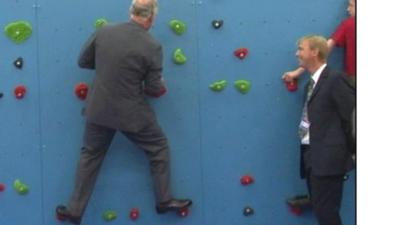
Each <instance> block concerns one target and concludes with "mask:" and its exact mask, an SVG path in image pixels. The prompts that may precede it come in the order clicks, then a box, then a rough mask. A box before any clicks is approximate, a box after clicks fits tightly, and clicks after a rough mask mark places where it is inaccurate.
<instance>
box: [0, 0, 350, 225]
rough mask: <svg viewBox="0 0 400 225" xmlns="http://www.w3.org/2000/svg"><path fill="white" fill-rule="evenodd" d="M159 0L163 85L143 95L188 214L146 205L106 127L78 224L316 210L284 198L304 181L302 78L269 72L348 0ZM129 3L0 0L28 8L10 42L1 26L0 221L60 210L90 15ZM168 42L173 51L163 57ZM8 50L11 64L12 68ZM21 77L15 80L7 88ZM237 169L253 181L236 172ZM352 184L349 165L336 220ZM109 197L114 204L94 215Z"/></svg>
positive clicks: (119, 11)
mask: <svg viewBox="0 0 400 225" xmlns="http://www.w3.org/2000/svg"><path fill="white" fill-rule="evenodd" d="M159 1H160V2H159V3H160V13H159V16H158V17H157V19H156V24H155V26H154V28H153V29H152V30H151V32H152V33H153V34H154V36H155V37H156V38H157V39H158V40H160V42H161V43H162V44H163V50H164V77H165V80H166V83H167V85H168V94H167V95H166V96H164V97H162V98H160V99H149V101H150V102H151V104H152V105H153V106H154V109H155V111H156V112H157V115H158V120H159V122H160V124H161V126H162V127H163V129H164V130H165V133H166V134H167V136H168V138H169V141H170V145H171V161H172V165H171V166H172V188H173V193H174V194H175V195H176V196H177V197H190V198H192V199H193V201H194V205H193V207H192V208H191V210H190V212H189V214H188V215H187V216H186V217H181V216H178V215H176V214H174V213H170V214H166V215H157V214H156V213H155V210H154V197H153V194H152V184H151V179H150V176H149V167H148V164H147V160H146V158H145V155H144V154H143V152H142V151H140V149H138V148H137V147H136V146H134V145H133V144H131V143H130V142H129V141H128V140H127V139H126V138H124V137H123V136H122V135H117V136H116V137H115V140H114V142H113V144H112V146H111V148H110V150H109V154H108V155H107V157H106V159H105V161H104V164H103V166H102V170H101V173H100V175H99V178H98V182H97V184H96V188H95V191H94V193H93V195H92V198H91V201H90V203H89V206H88V208H87V211H86V215H85V217H84V219H83V220H84V224H87V225H100V224H107V223H111V224H115V225H119V224H130V223H132V224H154V225H156V224H185V225H231V224H238V225H239V224H254V225H256V224H266V225H273V224H282V225H286V224H287V225H289V224H290V225H291V224H299V225H300V224H316V221H315V219H314V216H313V214H312V213H311V212H305V213H304V214H302V215H300V216H296V215H293V214H292V213H291V211H290V210H288V207H287V205H286V203H285V201H286V199H287V198H288V197H291V196H294V195H297V194H304V193H306V187H305V183H304V181H303V180H301V179H300V178H299V176H298V167H299V164H298V162H299V149H298V144H299V143H298V139H297V124H298V120H299V115H300V113H301V107H302V104H301V99H302V95H303V91H302V90H303V88H302V87H303V86H304V84H305V83H306V79H304V80H302V81H300V83H299V87H298V90H297V91H295V92H289V91H288V90H287V89H286V86H285V85H284V84H283V83H282V81H281V79H280V77H281V75H282V73H283V72H284V71H287V70H289V69H292V68H294V67H296V63H297V60H296V58H295V56H294V54H295V50H296V44H295V42H296V40H297V39H298V38H299V37H301V36H303V35H305V34H310V33H317V34H322V35H325V36H329V35H330V34H331V32H332V31H333V30H334V28H335V26H336V25H337V24H338V23H339V21H340V20H342V19H344V18H345V16H346V12H345V8H346V4H347V1H345V0H343V1H342V0H341V1H337V0H304V1H293V0H281V1H266V0H264V1H262V0H255V1H249V2H246V1H239V0H230V1H227V0H168V1H166V0H159ZM129 4H130V0H114V1H106V0H97V1H95V0H86V1H81V0H68V1H66V0H60V1H51V0H9V1H4V2H2V4H1V8H0V15H1V17H0V26H1V27H2V28H5V27H6V26H7V25H9V24H10V23H12V22H15V21H26V22H29V24H30V25H31V27H32V34H31V36H30V37H29V38H28V39H27V40H25V41H23V42H21V43H15V42H14V41H12V40H11V39H10V38H9V37H7V36H6V35H5V34H4V35H0V49H1V52H0V96H1V98H0V115H1V116H2V118H3V119H2V120H1V129H0V146H1V147H0V224H1V225H3V224H4V225H20V224H31V225H55V224H61V223H62V222H59V221H57V220H56V218H55V216H54V208H55V206H56V205H57V204H60V203H66V201H67V199H68V198H69V196H70V194H71V191H72V187H73V182H74V175H75V167H76V163H77V160H78V157H79V151H80V147H81V144H82V142H81V141H82V133H83V127H84V123H85V120H84V117H83V116H82V113H81V112H82V109H83V107H84V105H85V102H84V100H81V99H80V98H79V97H77V96H76V94H75V88H76V87H77V85H79V84H87V85H88V87H89V88H90V84H91V82H92V80H93V76H94V73H93V71H90V70H83V69H80V68H78V66H77V63H76V61H77V56H78V54H79V51H80V47H81V46H82V44H83V42H84V41H85V40H86V39H87V38H88V36H89V35H90V34H91V33H92V32H93V31H95V29H96V28H95V22H96V20H98V19H105V20H107V21H108V22H110V23H113V22H122V21H126V20H127V18H128V7H129ZM171 20H179V21H181V22H183V23H184V24H185V25H186V29H185V30H184V32H183V33H180V34H177V33H175V32H174V31H173V30H172V29H171V27H170V26H169V25H170V21H171ZM213 21H214V23H213ZM216 22H218V24H216ZM3 33H4V32H3ZM177 49H180V51H181V53H182V55H180V58H179V57H178V61H179V62H180V63H177V62H176V61H174V57H173V56H174V52H175V51H176V50H177ZM240 49H241V50H240ZM244 49H245V50H244ZM237 50H238V51H237ZM235 51H236V53H237V54H236V55H235ZM182 56H184V57H185V58H186V61H180V60H181V59H182V58H183V57H182ZM19 57H21V58H22V59H23V64H22V67H21V66H19V67H20V68H17V67H16V65H14V61H15V60H17V59H18V58H19ZM341 59H342V52H341V51H339V50H335V52H333V55H332V56H331V57H330V61H329V63H330V64H331V65H332V66H333V67H336V68H338V69H340V68H341V67H342V63H341ZM239 80H241V81H242V83H240V82H239V84H237V85H235V82H237V81H239ZM213 84H214V85H213ZM21 85H22V86H24V87H25V88H26V91H25V92H22V94H21V92H18V91H17V93H15V88H16V87H17V86H21ZM210 85H211V86H212V87H213V89H214V90H212V89H211V88H210ZM218 85H219V86H218ZM18 90H19V89H18ZM18 93H19V94H18ZM17 97H18V98H17ZM245 175H248V176H249V177H250V178H252V179H253V182H250V184H248V185H243V184H241V178H242V177H243V176H245ZM17 179H18V180H19V181H20V183H18V182H17V183H16V185H14V183H15V181H16V180H17ZM242 181H243V180H242ZM25 185H26V186H25ZM354 192H355V190H354V174H353V173H351V174H350V176H349V180H347V181H346V182H345V190H344V197H343V203H342V216H343V220H344V224H353V223H354V220H355V216H354V214H355V203H354V198H355V193H354ZM132 208H138V209H139V218H138V219H137V220H135V221H132V220H131V219H130V218H129V214H130V211H131V209H132ZM246 208H247V211H246V210H245V209H246ZM107 210H113V211H115V212H116V213H117V218H116V219H115V220H113V221H110V222H107V221H105V220H104V219H103V213H104V212H105V211H107ZM244 211H246V213H244ZM245 214H246V215H245Z"/></svg>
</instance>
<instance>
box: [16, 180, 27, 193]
mask: <svg viewBox="0 0 400 225" xmlns="http://www.w3.org/2000/svg"><path fill="white" fill-rule="evenodd" d="M14 190H15V191H16V192H17V193H18V194H20V195H24V194H26V193H28V192H29V186H28V185H26V184H24V183H23V182H22V181H21V180H19V179H16V180H15V181H14Z"/></svg>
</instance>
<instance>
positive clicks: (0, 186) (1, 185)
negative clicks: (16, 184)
mask: <svg viewBox="0 0 400 225" xmlns="http://www.w3.org/2000/svg"><path fill="white" fill-rule="evenodd" d="M5 189H6V186H5V185H4V184H0V192H3V191H4V190H5Z"/></svg>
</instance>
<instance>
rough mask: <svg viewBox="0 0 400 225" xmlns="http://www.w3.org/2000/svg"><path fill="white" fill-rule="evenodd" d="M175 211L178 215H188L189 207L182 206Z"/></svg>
mask: <svg viewBox="0 0 400 225" xmlns="http://www.w3.org/2000/svg"><path fill="white" fill-rule="evenodd" d="M177 213H178V215H179V216H180V217H187V216H188V215H189V208H182V209H180V210H178V211H177Z"/></svg>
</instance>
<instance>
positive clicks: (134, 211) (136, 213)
mask: <svg viewBox="0 0 400 225" xmlns="http://www.w3.org/2000/svg"><path fill="white" fill-rule="evenodd" d="M129 217H130V218H131V220H137V219H138V218H139V209H138V208H133V209H131V212H130V213H129Z"/></svg>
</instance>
